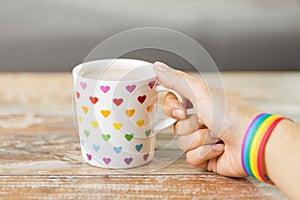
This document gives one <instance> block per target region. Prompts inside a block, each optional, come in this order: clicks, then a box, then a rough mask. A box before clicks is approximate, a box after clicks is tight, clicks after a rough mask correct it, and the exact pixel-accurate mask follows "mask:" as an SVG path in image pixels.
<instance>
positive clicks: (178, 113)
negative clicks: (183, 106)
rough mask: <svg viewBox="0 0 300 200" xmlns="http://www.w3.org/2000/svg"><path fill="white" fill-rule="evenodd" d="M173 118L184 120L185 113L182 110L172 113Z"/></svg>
mask: <svg viewBox="0 0 300 200" xmlns="http://www.w3.org/2000/svg"><path fill="white" fill-rule="evenodd" d="M172 116H173V117H175V118H177V119H180V118H183V111H182V110H180V109H175V110H173V111H172Z"/></svg>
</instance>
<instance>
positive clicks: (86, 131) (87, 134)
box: [84, 130, 90, 138]
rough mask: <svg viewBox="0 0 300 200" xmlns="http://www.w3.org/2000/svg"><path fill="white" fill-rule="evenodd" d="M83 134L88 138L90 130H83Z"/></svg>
mask: <svg viewBox="0 0 300 200" xmlns="http://www.w3.org/2000/svg"><path fill="white" fill-rule="evenodd" d="M84 135H85V136H86V137H87V138H88V137H89V136H90V132H89V131H88V130H84Z"/></svg>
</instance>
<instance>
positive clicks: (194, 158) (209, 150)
mask: <svg viewBox="0 0 300 200" xmlns="http://www.w3.org/2000/svg"><path fill="white" fill-rule="evenodd" d="M223 151H224V144H213V145H205V146H200V147H198V148H196V149H194V150H191V151H188V152H187V154H186V161H187V162H188V163H190V164H191V165H194V166H199V165H202V164H203V163H205V162H206V161H207V160H210V159H212V158H215V157H217V156H219V155H221V154H222V153H223Z"/></svg>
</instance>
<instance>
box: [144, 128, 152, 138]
mask: <svg viewBox="0 0 300 200" xmlns="http://www.w3.org/2000/svg"><path fill="white" fill-rule="evenodd" d="M150 133H151V129H149V130H146V131H145V135H146V136H147V137H149V135H150Z"/></svg>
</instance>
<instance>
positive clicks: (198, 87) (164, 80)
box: [153, 62, 209, 105]
mask: <svg viewBox="0 0 300 200" xmlns="http://www.w3.org/2000/svg"><path fill="white" fill-rule="evenodd" d="M153 71H154V73H155V74H156V75H157V77H158V79H159V81H160V83H161V84H162V85H164V86H165V87H167V88H170V89H173V90H175V91H177V92H179V93H180V94H181V95H183V96H184V97H186V98H187V99H188V100H190V102H191V103H192V104H193V105H197V104H196V103H197V100H198V99H201V98H202V97H205V98H207V97H208V96H209V92H208V88H207V86H206V84H205V82H204V81H202V80H200V79H195V78H193V77H192V76H190V75H188V74H186V73H184V72H182V71H178V70H173V69H171V68H170V67H168V66H167V65H166V64H164V63H161V62H155V63H154V68H153Z"/></svg>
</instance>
